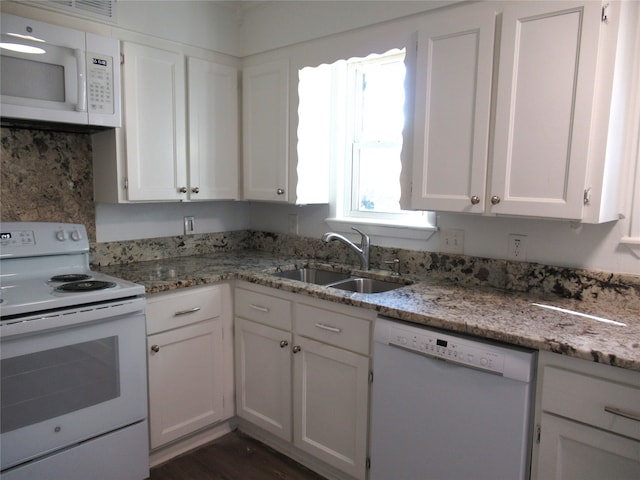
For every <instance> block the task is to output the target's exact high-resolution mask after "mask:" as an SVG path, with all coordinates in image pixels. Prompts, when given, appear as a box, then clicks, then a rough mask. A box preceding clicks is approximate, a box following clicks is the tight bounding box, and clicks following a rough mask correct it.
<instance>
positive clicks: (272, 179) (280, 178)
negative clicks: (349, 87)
mask: <svg viewBox="0 0 640 480" xmlns="http://www.w3.org/2000/svg"><path fill="white" fill-rule="evenodd" d="M294 72H295V67H292V65H291V62H290V61H289V59H288V58H278V59H275V60H273V59H265V58H264V57H262V56H259V57H253V58H251V59H250V60H248V61H247V63H246V65H245V66H244V68H243V70H242V90H243V97H242V125H243V131H242V144H243V160H242V168H243V170H242V174H243V199H245V200H260V201H267V202H278V203H290V204H312V203H328V202H329V160H330V159H329V158H328V156H327V155H324V154H323V153H326V149H327V146H326V139H325V138H321V139H320V140H317V139H316V138H315V137H314V138H312V139H306V142H305V148H302V151H300V150H301V145H300V142H299V136H300V135H301V134H302V135H305V134H308V132H309V130H312V131H315V130H318V129H317V128H316V129H315V130H314V127H313V125H312V126H311V127H309V126H308V122H307V123H304V122H302V121H299V120H298V117H299V113H300V109H301V108H302V107H301V102H300V99H299V89H300V85H299V84H294V82H292V78H293V77H292V75H294ZM298 73H299V72H298ZM295 78H296V79H298V76H297V75H296V76H295ZM314 93H316V97H314V101H316V100H317V99H318V98H322V96H321V94H320V92H314ZM320 101H321V100H320ZM307 108H308V107H307ZM307 111H308V110H307ZM314 112H315V111H314ZM319 118H321V115H319V114H318V115H314V116H313V118H312V119H311V123H312V124H314V125H315V123H314V122H321V121H323V120H319ZM303 123H304V125H305V127H304V128H303V126H302V124H303ZM322 127H323V128H326V124H323V125H322ZM301 130H304V132H301ZM319 141H320V142H323V143H322V144H319V143H318V142H319Z"/></svg>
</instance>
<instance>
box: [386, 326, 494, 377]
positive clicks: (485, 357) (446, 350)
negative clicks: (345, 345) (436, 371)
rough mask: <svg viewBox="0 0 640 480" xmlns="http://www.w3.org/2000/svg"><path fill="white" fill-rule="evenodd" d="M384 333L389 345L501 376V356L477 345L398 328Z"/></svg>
mask: <svg viewBox="0 0 640 480" xmlns="http://www.w3.org/2000/svg"><path fill="white" fill-rule="evenodd" d="M387 333H388V338H387V342H388V344H389V345H394V346H396V347H400V348H403V349H405V350H410V351H414V352H416V353H420V354H423V355H427V356H429V357H434V358H439V359H441V360H445V361H448V362H452V363H457V364H460V365H464V366H467V367H472V368H479V369H481V370H485V371H489V372H492V373H496V374H498V375H502V374H503V373H504V355H503V354H502V353H500V352H496V351H495V350H494V349H491V348H482V345H479V344H478V343H477V342H472V341H467V340H465V339H463V338H459V337H456V336H453V335H447V334H444V333H440V332H434V331H429V330H423V329H418V328H412V327H404V326H402V325H400V324H394V325H391V326H389V328H388V330H387Z"/></svg>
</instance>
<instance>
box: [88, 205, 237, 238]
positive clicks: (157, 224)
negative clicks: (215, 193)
mask: <svg viewBox="0 0 640 480" xmlns="http://www.w3.org/2000/svg"><path fill="white" fill-rule="evenodd" d="M185 216H193V217H195V232H194V233H212V232H227V231H233V230H246V229H247V228H249V211H248V207H247V204H245V203H241V202H191V203H145V204H127V205H110V204H100V203H99V204H96V238H97V240H98V242H110V241H117V240H135V239H139V238H159V237H173V236H177V235H183V234H184V217H185Z"/></svg>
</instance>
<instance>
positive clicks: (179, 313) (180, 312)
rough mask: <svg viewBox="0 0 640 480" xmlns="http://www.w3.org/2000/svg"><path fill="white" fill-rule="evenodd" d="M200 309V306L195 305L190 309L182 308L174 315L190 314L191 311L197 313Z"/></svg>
mask: <svg viewBox="0 0 640 480" xmlns="http://www.w3.org/2000/svg"><path fill="white" fill-rule="evenodd" d="M198 311H200V307H193V308H190V309H189V310H180V311H179V312H176V313H174V314H173V316H174V317H179V316H180V315H189V314H190V313H196V312H198Z"/></svg>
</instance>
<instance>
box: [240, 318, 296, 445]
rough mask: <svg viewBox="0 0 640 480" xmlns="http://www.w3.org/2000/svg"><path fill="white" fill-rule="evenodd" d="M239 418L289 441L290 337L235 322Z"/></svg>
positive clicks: (253, 324)
mask: <svg viewBox="0 0 640 480" xmlns="http://www.w3.org/2000/svg"><path fill="white" fill-rule="evenodd" d="M235 346H236V348H235V355H236V410H237V414H238V416H240V417H242V418H244V419H246V420H248V421H250V422H252V423H254V424H255V425H258V426H260V427H262V428H264V429H265V430H267V431H268V432H271V433H273V434H274V435H277V436H278V437H280V438H282V439H284V440H286V441H291V333H290V332H285V331H283V330H278V329H277V328H272V327H268V326H266V325H260V324H258V323H254V322H250V321H248V320H245V319H242V318H237V317H236V321H235Z"/></svg>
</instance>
